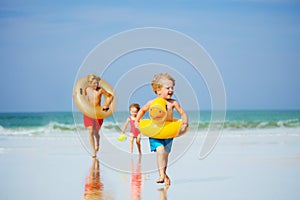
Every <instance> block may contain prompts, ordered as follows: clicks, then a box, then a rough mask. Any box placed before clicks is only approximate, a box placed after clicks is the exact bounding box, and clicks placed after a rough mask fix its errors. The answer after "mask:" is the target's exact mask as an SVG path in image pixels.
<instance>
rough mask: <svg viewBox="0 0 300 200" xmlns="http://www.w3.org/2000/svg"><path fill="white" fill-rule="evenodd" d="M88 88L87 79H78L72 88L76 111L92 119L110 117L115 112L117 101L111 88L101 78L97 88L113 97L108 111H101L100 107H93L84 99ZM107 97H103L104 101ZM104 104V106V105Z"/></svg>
mask: <svg viewBox="0 0 300 200" xmlns="http://www.w3.org/2000/svg"><path fill="white" fill-rule="evenodd" d="M87 87H88V82H87V77H83V78H81V79H79V80H78V81H77V82H76V84H75V86H74V94H75V96H74V101H75V104H76V106H77V107H78V109H79V110H80V111H81V112H82V113H83V114H85V115H86V116H88V117H91V118H93V119H104V118H106V117H109V116H110V115H112V114H113V113H114V111H115V108H116V105H117V100H116V95H115V92H114V90H113V87H112V86H111V85H110V84H109V83H107V82H106V81H105V80H103V79H102V78H101V80H100V81H99V87H101V88H103V89H104V90H106V91H107V92H108V93H110V94H111V95H113V100H112V102H111V104H110V106H109V110H108V111H103V108H102V106H100V105H99V106H97V107H93V106H92V105H91V104H90V103H89V102H88V101H87V99H86V91H85V89H86V88H87ZM107 98H108V97H107V96H105V95H104V101H105V102H106V101H107ZM105 102H104V104H105Z"/></svg>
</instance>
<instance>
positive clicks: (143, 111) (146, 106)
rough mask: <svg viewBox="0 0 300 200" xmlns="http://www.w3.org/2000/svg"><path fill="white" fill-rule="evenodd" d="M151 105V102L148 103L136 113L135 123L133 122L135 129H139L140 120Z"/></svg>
mask: <svg viewBox="0 0 300 200" xmlns="http://www.w3.org/2000/svg"><path fill="white" fill-rule="evenodd" d="M151 103H152V100H151V101H148V102H147V103H146V104H145V105H144V106H143V107H142V108H141V109H140V110H139V112H138V113H137V115H136V118H135V122H134V124H135V127H136V128H139V123H140V120H141V119H142V117H143V116H144V115H145V113H146V112H147V111H148V110H149V108H150V105H151Z"/></svg>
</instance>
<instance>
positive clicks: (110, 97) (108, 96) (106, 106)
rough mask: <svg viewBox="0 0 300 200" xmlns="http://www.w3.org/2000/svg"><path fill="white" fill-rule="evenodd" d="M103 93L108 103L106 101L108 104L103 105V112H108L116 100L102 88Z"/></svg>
mask: <svg viewBox="0 0 300 200" xmlns="http://www.w3.org/2000/svg"><path fill="white" fill-rule="evenodd" d="M102 93H103V94H104V95H105V96H107V98H108V101H106V103H105V104H104V105H103V110H108V108H109V105H110V104H111V102H112V100H113V99H114V96H113V95H112V94H111V93H109V92H107V91H106V90H105V89H103V88H102Z"/></svg>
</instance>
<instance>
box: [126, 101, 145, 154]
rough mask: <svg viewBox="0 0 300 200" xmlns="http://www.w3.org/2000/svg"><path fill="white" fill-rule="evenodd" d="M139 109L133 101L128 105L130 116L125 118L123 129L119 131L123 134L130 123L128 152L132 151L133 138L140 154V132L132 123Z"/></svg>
mask: <svg viewBox="0 0 300 200" xmlns="http://www.w3.org/2000/svg"><path fill="white" fill-rule="evenodd" d="M139 110H140V106H139V104H136V103H133V104H131V105H130V106H129V112H130V116H129V117H128V118H127V120H126V122H125V124H124V126H123V129H122V131H121V134H125V131H126V128H127V126H128V124H130V153H132V151H133V141H134V139H135V142H136V146H137V149H138V152H139V154H141V153H142V152H141V134H140V131H139V130H138V129H137V128H136V127H135V124H134V122H135V118H136V115H137V113H138V111H139Z"/></svg>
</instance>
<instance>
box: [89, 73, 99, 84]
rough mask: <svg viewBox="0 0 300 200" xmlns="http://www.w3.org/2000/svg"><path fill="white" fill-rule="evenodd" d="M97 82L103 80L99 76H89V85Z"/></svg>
mask: <svg viewBox="0 0 300 200" xmlns="http://www.w3.org/2000/svg"><path fill="white" fill-rule="evenodd" d="M95 79H96V80H97V81H100V80H101V78H100V77H99V76H97V75H96V74H89V75H88V76H87V82H89V83H91V82H93V80H95Z"/></svg>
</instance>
